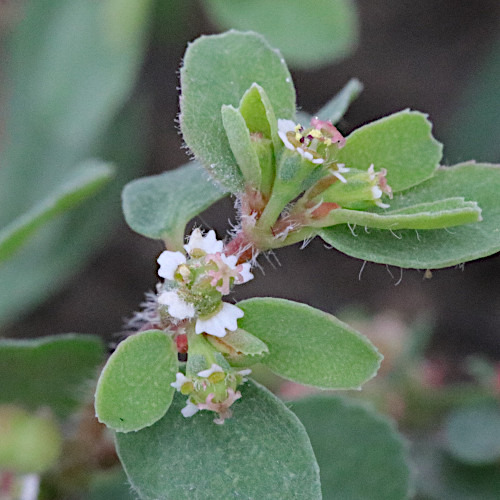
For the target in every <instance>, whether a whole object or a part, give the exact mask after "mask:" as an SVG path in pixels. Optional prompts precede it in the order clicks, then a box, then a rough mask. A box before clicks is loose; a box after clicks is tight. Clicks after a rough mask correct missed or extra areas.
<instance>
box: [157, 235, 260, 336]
mask: <svg viewBox="0 0 500 500" xmlns="http://www.w3.org/2000/svg"><path fill="white" fill-rule="evenodd" d="M184 249H185V250H186V252H187V256H186V255H184V254H183V253H182V252H171V251H169V250H165V251H164V252H162V253H161V255H160V256H159V257H158V264H159V265H160V268H159V270H158V275H159V276H160V277H161V278H164V279H165V280H170V281H177V284H178V285H179V286H178V287H177V288H175V287H174V288H170V289H168V290H165V291H163V292H161V293H160V295H159V296H158V303H159V304H160V305H162V306H166V307H167V309H168V314H169V315H170V316H171V317H172V318H173V320H174V321H181V320H185V319H195V318H196V324H195V331H196V333H197V334H200V333H207V334H209V335H214V336H215V337H224V336H225V335H226V330H230V331H234V330H236V329H237V327H238V325H237V320H238V319H239V318H241V317H243V311H242V310H241V309H240V308H239V307H237V306H235V305H233V304H229V303H227V302H222V301H220V303H219V304H217V306H216V307H215V308H214V309H215V310H214V311H213V313H211V314H208V315H205V316H200V315H199V313H198V311H197V310H196V307H195V305H194V304H193V303H191V302H189V301H187V300H185V298H183V297H182V296H181V295H180V293H179V292H180V291H181V290H182V278H183V277H186V276H188V275H190V273H191V269H190V267H189V266H190V264H191V263H192V262H196V265H197V266H198V267H199V266H204V267H206V268H207V270H206V278H207V280H208V281H209V283H210V285H211V287H213V289H214V290H216V291H217V292H219V293H220V294H221V295H227V294H229V293H230V291H231V285H232V284H237V285H239V284H242V283H246V282H247V281H249V280H251V279H252V278H253V274H252V273H251V272H250V264H249V263H244V264H239V265H238V264H237V261H238V258H237V257H236V256H235V255H229V256H226V255H225V254H224V253H222V250H223V243H222V241H220V240H217V238H216V236H215V232H214V231H213V230H211V231H209V232H208V233H207V234H206V235H205V236H203V234H202V233H201V231H200V230H199V229H195V230H194V231H193V233H192V234H191V236H190V238H189V242H188V243H187V244H186V245H184Z"/></svg>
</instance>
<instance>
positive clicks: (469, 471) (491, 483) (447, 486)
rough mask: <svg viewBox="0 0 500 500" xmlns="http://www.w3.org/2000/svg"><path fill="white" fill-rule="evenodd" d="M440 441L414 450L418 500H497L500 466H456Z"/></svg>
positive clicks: (423, 444)
mask: <svg viewBox="0 0 500 500" xmlns="http://www.w3.org/2000/svg"><path fill="white" fill-rule="evenodd" d="M439 445H440V443H439V440H438V439H432V440H431V439H428V440H426V441H419V442H417V443H415V444H414V445H413V446H412V455H411V461H412V463H413V465H414V473H415V474H414V475H415V479H416V484H417V491H418V494H419V496H418V498H425V499H426V500H498V498H500V471H499V470H498V465H489V466H482V467H480V466H475V467H473V466H470V465H465V464H462V463H460V462H457V461H455V460H453V459H451V458H449V457H448V456H446V454H445V453H443V452H442V451H441V450H440V449H439Z"/></svg>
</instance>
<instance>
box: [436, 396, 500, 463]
mask: <svg viewBox="0 0 500 500" xmlns="http://www.w3.org/2000/svg"><path fill="white" fill-rule="evenodd" d="M445 433H446V440H447V449H448V451H449V452H450V453H451V454H452V455H453V457H454V458H456V459H457V460H460V461H461V462H464V463H466V464H470V465H482V464H488V463H495V462H496V461H498V459H499V458H500V408H499V407H498V405H497V404H494V403H490V404H482V405H477V406H471V407H462V408H457V409H456V410H454V411H453V412H452V413H451V414H450V415H449V416H448V418H447V421H446V424H445Z"/></svg>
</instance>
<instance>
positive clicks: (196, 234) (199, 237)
mask: <svg viewBox="0 0 500 500" xmlns="http://www.w3.org/2000/svg"><path fill="white" fill-rule="evenodd" d="M223 247H224V243H223V242H222V241H220V240H218V239H217V237H216V236H215V231H214V230H213V229H211V230H210V231H208V233H207V234H206V235H205V236H203V234H202V232H201V231H200V230H199V229H198V228H197V229H195V230H194V231H193V232H192V233H191V236H190V237H189V242H188V243H187V245H184V249H185V250H186V252H187V253H188V254H191V253H192V252H193V250H203V251H204V252H205V253H208V254H211V253H217V252H222V249H223Z"/></svg>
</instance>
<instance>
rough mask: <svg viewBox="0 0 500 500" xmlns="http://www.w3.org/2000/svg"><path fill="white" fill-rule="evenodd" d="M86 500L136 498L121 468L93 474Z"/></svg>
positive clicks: (129, 499)
mask: <svg viewBox="0 0 500 500" xmlns="http://www.w3.org/2000/svg"><path fill="white" fill-rule="evenodd" d="M86 498H87V500H136V498H137V495H136V494H135V493H134V492H133V491H132V489H131V488H130V485H129V484H128V481H127V476H126V475H125V473H124V472H123V470H121V468H120V470H118V471H117V470H112V471H109V472H100V473H98V474H94V475H93V477H92V481H91V484H90V488H89V492H88V495H87V497H86Z"/></svg>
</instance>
